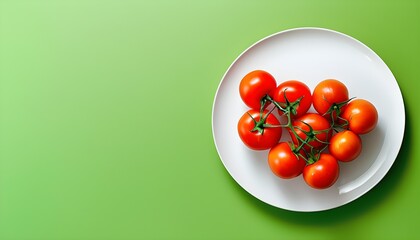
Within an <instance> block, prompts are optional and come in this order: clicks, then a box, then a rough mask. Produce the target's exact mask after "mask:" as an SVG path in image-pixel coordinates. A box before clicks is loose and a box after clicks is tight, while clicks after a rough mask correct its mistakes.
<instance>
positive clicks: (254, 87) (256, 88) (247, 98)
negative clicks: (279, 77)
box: [239, 70, 277, 110]
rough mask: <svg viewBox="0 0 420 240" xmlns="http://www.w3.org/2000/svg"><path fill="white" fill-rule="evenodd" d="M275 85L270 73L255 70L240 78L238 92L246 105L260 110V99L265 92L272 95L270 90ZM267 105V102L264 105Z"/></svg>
mask: <svg viewBox="0 0 420 240" xmlns="http://www.w3.org/2000/svg"><path fill="white" fill-rule="evenodd" d="M276 87H277V83H276V80H275V79H274V77H273V76H272V75H271V74H270V73H268V72H266V71H263V70H255V71H252V72H250V73H248V74H247V75H245V77H243V78H242V80H241V83H240V84H239V94H240V96H241V98H242V101H243V102H244V103H245V104H246V105H247V106H248V107H250V108H251V109H254V110H260V108H261V99H262V98H263V97H264V96H265V95H267V94H268V95H270V96H271V97H272V92H273V91H274V89H276ZM268 105H269V102H267V103H266V105H265V107H267V106H268Z"/></svg>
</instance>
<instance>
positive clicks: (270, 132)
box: [238, 110, 282, 150]
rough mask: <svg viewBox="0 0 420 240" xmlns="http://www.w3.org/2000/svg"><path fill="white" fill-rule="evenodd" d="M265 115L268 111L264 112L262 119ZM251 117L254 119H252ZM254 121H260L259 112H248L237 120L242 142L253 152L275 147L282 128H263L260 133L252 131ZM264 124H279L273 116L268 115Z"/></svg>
mask: <svg viewBox="0 0 420 240" xmlns="http://www.w3.org/2000/svg"><path fill="white" fill-rule="evenodd" d="M267 113H268V111H267V110H265V111H264V113H263V117H265V116H266V115H267ZM251 116H252V118H254V119H252V118H251ZM254 120H255V121H257V122H258V121H260V112H259V111H257V110H249V111H248V112H246V113H245V114H244V115H242V117H241V118H240V119H239V122H238V133H239V137H240V138H241V139H242V142H243V143H244V144H245V145H246V146H248V147H249V148H251V149H254V150H265V149H270V148H271V147H273V146H275V145H276V144H277V143H278V142H279V140H280V138H281V135H282V128H280V127H269V128H264V129H263V132H262V133H260V132H259V131H252V130H253V129H254V127H255V122H254ZM264 123H265V124H270V125H279V124H280V122H279V120H277V118H276V117H275V116H274V115H273V114H269V115H268V117H267V118H266V120H265V122H264Z"/></svg>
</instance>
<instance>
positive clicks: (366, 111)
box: [341, 99, 378, 134]
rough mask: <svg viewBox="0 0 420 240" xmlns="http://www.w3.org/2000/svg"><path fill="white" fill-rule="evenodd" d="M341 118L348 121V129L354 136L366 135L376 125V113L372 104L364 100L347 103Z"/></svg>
mask: <svg viewBox="0 0 420 240" xmlns="http://www.w3.org/2000/svg"><path fill="white" fill-rule="evenodd" d="M341 117H342V118H344V119H346V120H347V121H348V124H349V125H348V126H347V127H348V129H349V130H351V131H353V132H354V133H356V134H366V133H368V132H370V131H372V130H373V129H374V128H375V127H376V124H377V123H378V111H377V110H376V108H375V106H374V105H373V104H372V103H370V102H369V101H367V100H364V99H355V100H352V101H351V102H349V104H347V106H345V108H344V109H343V112H342V114H341Z"/></svg>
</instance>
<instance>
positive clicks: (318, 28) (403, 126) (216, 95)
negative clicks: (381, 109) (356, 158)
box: [211, 27, 406, 212]
mask: <svg viewBox="0 0 420 240" xmlns="http://www.w3.org/2000/svg"><path fill="white" fill-rule="evenodd" d="M304 30H317V31H324V32H330V33H334V34H337V35H340V36H342V37H345V38H348V39H350V40H352V41H355V42H356V43H358V44H360V45H361V46H362V47H364V48H365V49H367V50H368V51H369V52H370V53H372V54H373V55H374V56H375V57H377V58H378V59H379V61H381V62H382V63H383V64H384V65H385V66H386V69H388V70H389V72H390V74H391V76H392V79H393V80H394V82H395V84H396V85H397V87H398V93H399V94H398V98H400V100H401V103H402V108H401V110H402V113H403V114H402V119H401V120H402V125H401V130H400V131H401V132H402V134H401V138H400V139H398V147H397V148H396V149H397V151H396V155H395V156H394V157H393V160H392V163H391V164H390V165H389V167H387V168H386V171H384V173H382V174H380V176H379V177H378V178H377V180H375V181H374V183H373V184H371V186H369V187H366V189H364V191H361V193H360V194H358V195H357V197H355V198H350V199H347V200H346V201H343V202H341V203H340V204H339V205H338V206H333V207H325V208H318V209H307V210H302V209H293V208H285V207H280V206H276V205H274V204H271V203H269V202H267V201H265V200H263V199H261V198H259V197H257V196H255V195H254V194H252V193H251V192H249V191H248V189H246V188H245V187H244V186H243V185H242V184H241V183H240V182H239V181H238V180H237V179H236V178H235V177H234V176H233V175H232V173H231V172H230V170H229V168H228V167H227V166H226V164H225V162H224V161H223V160H222V157H221V155H220V150H219V147H218V145H217V142H216V137H215V126H214V124H215V123H214V120H215V117H214V112H215V107H216V101H217V98H218V95H219V92H220V91H219V90H220V87H221V85H222V84H223V82H224V80H225V78H226V75H227V74H228V73H229V72H230V70H231V69H232V67H233V66H234V65H235V64H236V62H237V61H238V60H239V59H240V58H241V57H242V56H243V55H244V54H245V53H247V52H248V51H249V50H250V49H252V48H254V47H255V46H256V45H258V44H260V43H261V42H264V41H265V40H267V39H270V38H272V37H275V36H277V35H281V34H285V33H288V32H293V31H304ZM211 125H212V136H213V142H214V145H215V147H216V151H217V153H218V156H219V160H220V161H221V162H222V164H223V166H224V168H225V170H226V171H227V172H228V173H229V175H230V177H231V178H232V179H233V180H234V181H235V182H236V183H237V184H238V185H239V186H240V187H241V188H242V189H243V190H245V192H247V193H248V194H250V195H251V196H252V197H255V198H257V199H258V200H259V201H261V202H264V203H265V204H268V205H270V206H273V207H275V208H280V209H283V210H287V211H293V212H321V211H327V210H331V209H336V208H339V207H341V206H344V205H346V204H348V203H350V202H353V201H355V200H356V199H358V198H360V197H362V196H363V195H365V194H366V193H367V192H369V191H370V190H371V189H372V188H374V187H375V186H377V185H378V184H379V182H381V181H382V179H383V178H384V177H385V176H386V175H387V174H388V172H389V170H390V169H391V167H392V166H393V165H394V163H395V160H396V159H397V157H398V155H399V152H400V151H401V146H402V143H403V141H404V136H405V125H406V110H405V103H404V97H403V95H402V91H401V88H400V86H399V83H398V81H397V79H396V77H395V75H394V73H393V72H392V70H391V69H390V68H389V66H388V65H387V64H386V63H385V61H384V60H383V59H382V58H381V57H380V56H379V55H378V54H377V53H376V52H375V51H373V50H372V49H371V48H370V47H368V46H367V45H366V44H364V43H363V42H361V41H360V40H358V39H356V38H354V37H352V36H350V35H347V34H345V33H342V32H339V31H336V30H332V29H328V28H321V27H296V28H289V29H285V30H282V31H279V32H275V33H272V34H270V35H268V36H266V37H263V38H261V39H260V40H258V41H256V42H254V43H253V44H251V45H250V46H249V47H247V48H246V49H245V50H243V51H242V52H241V53H240V54H239V55H238V56H237V57H236V58H235V60H234V61H233V62H232V63H231V64H230V65H229V67H228V68H227V70H226V71H225V73H224V74H223V76H222V78H221V80H220V81H219V84H218V86H217V89H216V93H215V95H214V98H213V105H212V114H211ZM381 166H382V165H381ZM378 171H379V169H378V170H377V171H376V172H375V173H374V175H373V176H375V175H376V173H377V172H378ZM373 176H372V177H373Z"/></svg>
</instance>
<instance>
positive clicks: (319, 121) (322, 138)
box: [289, 113, 332, 151]
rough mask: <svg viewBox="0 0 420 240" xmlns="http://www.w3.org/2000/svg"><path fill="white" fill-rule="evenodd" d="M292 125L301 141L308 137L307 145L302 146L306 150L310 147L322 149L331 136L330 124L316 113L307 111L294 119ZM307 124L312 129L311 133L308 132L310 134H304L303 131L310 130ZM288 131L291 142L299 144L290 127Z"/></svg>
mask: <svg viewBox="0 0 420 240" xmlns="http://www.w3.org/2000/svg"><path fill="white" fill-rule="evenodd" d="M292 125H293V129H294V130H295V132H296V134H297V135H298V136H299V137H300V138H301V139H302V140H303V141H305V140H306V139H307V138H308V137H309V139H307V143H308V145H305V146H304V149H305V150H306V151H310V149H311V147H312V148H314V149H322V148H323V147H325V146H326V142H328V140H329V139H330V137H331V133H332V132H331V124H330V123H329V122H328V120H327V119H325V118H324V117H322V116H321V115H319V114H316V113H307V114H305V115H303V116H302V117H300V118H297V119H295V120H294V121H293V124H292ZM308 125H309V126H311V127H312V130H313V132H312V133H313V134H310V136H307V135H306V134H305V132H309V130H310V128H309V126H308ZM302 130H303V131H302ZM304 131H305V132H304ZM289 133H290V136H291V137H292V140H293V143H295V144H296V145H299V144H300V142H299V141H298V139H297V138H296V137H295V135H294V134H293V133H292V130H291V129H289Z"/></svg>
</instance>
